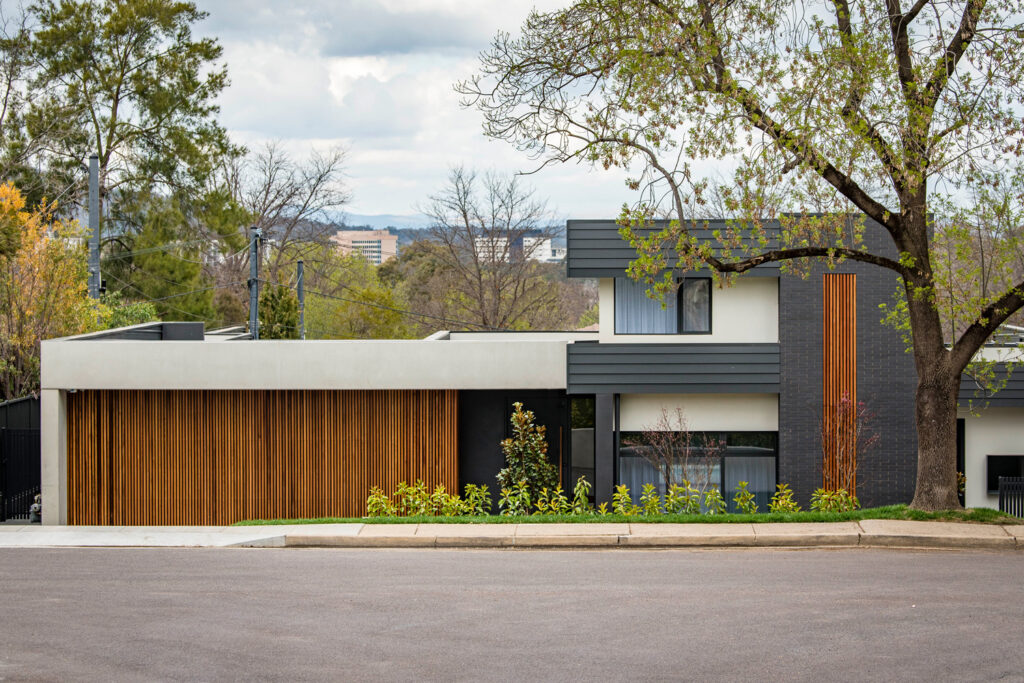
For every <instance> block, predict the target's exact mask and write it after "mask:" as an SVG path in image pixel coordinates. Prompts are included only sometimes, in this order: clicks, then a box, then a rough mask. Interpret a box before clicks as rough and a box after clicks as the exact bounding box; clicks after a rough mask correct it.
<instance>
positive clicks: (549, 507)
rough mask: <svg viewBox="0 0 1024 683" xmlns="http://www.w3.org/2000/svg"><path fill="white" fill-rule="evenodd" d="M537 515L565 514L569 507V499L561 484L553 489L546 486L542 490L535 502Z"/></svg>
mask: <svg viewBox="0 0 1024 683" xmlns="http://www.w3.org/2000/svg"><path fill="white" fill-rule="evenodd" d="M535 507H536V508H537V511H536V512H535V513H534V514H537V515H564V514H565V513H566V512H567V511H568V509H569V499H568V498H566V497H565V494H564V493H563V492H562V487H561V486H556V487H555V488H554V490H553V491H548V490H547V489H546V488H543V489H541V490H540V495H539V496H537V502H536V504H535Z"/></svg>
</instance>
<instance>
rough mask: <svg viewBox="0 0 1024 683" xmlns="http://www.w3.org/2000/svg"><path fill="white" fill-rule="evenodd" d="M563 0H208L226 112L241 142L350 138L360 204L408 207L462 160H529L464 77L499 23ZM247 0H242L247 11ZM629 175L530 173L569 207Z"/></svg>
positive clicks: (505, 167) (601, 204)
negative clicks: (464, 92)
mask: <svg viewBox="0 0 1024 683" xmlns="http://www.w3.org/2000/svg"><path fill="white" fill-rule="evenodd" d="M566 1H567V0H543V1H541V2H534V1H533V0H504V1H503V2H501V3H496V2H471V3H466V2H465V1H464V0H459V1H455V0H341V1H337V0H335V1H331V0H307V1H304V2H301V3H291V2H285V1H283V0H247V1H246V2H245V3H240V2H230V1H229V0H200V2H199V5H200V7H201V8H202V9H205V10H206V11H208V12H209V13H210V17H209V18H208V19H207V20H206V22H205V23H204V25H203V26H202V29H203V31H204V32H205V33H206V34H208V35H213V36H217V37H218V38H219V39H220V41H221V43H222V45H223V46H224V57H225V60H226V62H227V64H228V72H229V75H230V77H231V86H230V87H229V88H228V90H227V91H226V92H225V93H224V94H223V95H222V97H221V108H222V117H221V118H222V122H223V123H224V125H225V126H227V128H228V130H229V131H230V132H231V133H232V135H233V136H234V137H235V138H236V139H237V140H238V141H240V142H242V143H243V144H247V145H253V146H255V145H258V144H260V143H262V142H265V141H268V140H279V141H281V142H282V144H283V145H284V147H285V149H287V150H288V151H289V152H290V153H292V154H294V155H296V156H304V155H306V154H308V153H309V151H310V150H311V149H324V148H327V147H332V146H335V145H337V144H344V145H345V146H346V147H347V148H348V149H349V152H350V153H349V157H348V164H347V174H348V178H349V181H350V184H351V188H352V190H353V194H354V201H353V203H352V205H351V207H349V210H351V211H352V212H353V213H361V214H375V213H390V214H403V213H412V212H414V211H415V208H416V206H417V205H422V204H424V203H425V202H426V200H427V197H428V195H429V194H431V193H433V192H436V191H438V190H439V189H440V188H441V187H442V186H443V184H444V182H445V178H446V176H447V172H448V169H449V168H450V167H451V166H453V165H456V164H464V165H466V166H469V167H475V168H478V169H481V170H485V169H497V170H500V171H504V172H514V171H524V170H529V169H532V168H533V167H534V165H535V162H532V161H530V160H529V159H527V158H526V157H524V156H523V155H522V154H521V153H518V152H516V150H514V149H513V148H512V147H511V146H510V145H508V144H505V143H499V142H495V141H492V140H488V139H486V138H484V137H483V135H482V133H481V120H480V117H479V114H478V113H476V112H475V111H470V110H464V109H461V108H460V106H459V98H458V96H457V94H456V93H455V92H454V91H453V89H452V85H453V83H454V82H456V81H458V80H460V79H463V78H466V77H468V76H469V75H471V74H472V73H473V71H474V69H475V68H476V67H477V61H476V59H477V58H476V55H477V53H478V52H479V51H480V50H481V49H483V48H485V47H486V46H487V44H488V43H489V41H490V40H491V38H492V37H493V35H494V34H495V33H496V32H497V31H498V30H511V31H515V30H516V29H517V28H518V27H519V25H520V24H521V22H522V21H523V20H524V19H525V18H526V15H527V13H528V12H529V11H530V8H531V7H532V6H533V5H535V4H536V5H537V6H538V7H539V8H540V9H551V8H553V7H555V6H559V5H564V4H566ZM240 9H241V10H242V11H239V10H240ZM623 177H624V174H622V173H614V172H613V173H608V172H598V171H593V172H591V171H589V169H588V168H587V167H578V166H572V167H559V168H549V169H546V170H544V171H543V172H542V173H540V174H537V175H533V176H530V177H529V178H527V179H526V181H527V182H529V183H530V184H532V185H534V186H535V187H537V189H538V194H540V195H541V196H545V197H548V198H549V203H550V205H551V207H552V208H557V209H558V210H559V211H561V212H562V213H563V214H565V215H566V216H567V217H602V216H603V217H607V216H613V215H615V214H617V213H618V210H619V207H620V206H621V204H622V202H623V201H626V200H628V199H629V198H630V195H629V193H628V192H627V190H626V189H625V187H624V186H623V182H622V181H623Z"/></svg>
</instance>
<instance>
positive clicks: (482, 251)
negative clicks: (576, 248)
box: [473, 232, 566, 263]
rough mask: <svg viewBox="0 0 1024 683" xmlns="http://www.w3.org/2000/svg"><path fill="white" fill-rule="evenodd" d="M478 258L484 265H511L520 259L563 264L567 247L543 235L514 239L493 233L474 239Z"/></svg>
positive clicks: (516, 237) (529, 235)
mask: <svg viewBox="0 0 1024 683" xmlns="http://www.w3.org/2000/svg"><path fill="white" fill-rule="evenodd" d="M473 242H474V246H473V248H474V249H476V253H477V257H478V258H479V259H480V261H481V262H483V263H511V262H513V261H517V260H520V259H526V260H529V261H540V262H542V263H561V262H562V261H564V260H565V253H566V250H565V247H560V246H558V245H557V244H555V241H554V239H553V238H551V237H546V236H544V235H543V234H541V233H539V232H538V233H536V234H530V233H526V234H520V235H516V236H514V237H511V236H510V235H508V234H506V233H501V232H493V233H489V234H486V235H478V236H477V237H474V238H473Z"/></svg>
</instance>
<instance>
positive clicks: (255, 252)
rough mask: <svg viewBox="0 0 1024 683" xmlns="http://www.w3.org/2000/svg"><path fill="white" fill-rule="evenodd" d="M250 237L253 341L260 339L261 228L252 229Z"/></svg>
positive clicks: (250, 311)
mask: <svg viewBox="0 0 1024 683" xmlns="http://www.w3.org/2000/svg"><path fill="white" fill-rule="evenodd" d="M249 235H250V237H251V241H250V242H249V334H251V335H252V338H253V340H257V339H259V338H260V318H259V306H260V237H261V236H262V232H261V231H260V229H259V228H250V229H249Z"/></svg>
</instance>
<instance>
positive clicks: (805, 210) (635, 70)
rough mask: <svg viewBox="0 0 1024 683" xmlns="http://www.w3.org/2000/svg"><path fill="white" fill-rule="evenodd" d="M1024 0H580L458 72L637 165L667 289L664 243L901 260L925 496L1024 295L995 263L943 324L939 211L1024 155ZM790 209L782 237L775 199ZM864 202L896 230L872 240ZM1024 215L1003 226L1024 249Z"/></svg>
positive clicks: (547, 131)
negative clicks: (1000, 333) (721, 181)
mask: <svg viewBox="0 0 1024 683" xmlns="http://www.w3.org/2000/svg"><path fill="white" fill-rule="evenodd" d="M1022 10H1024V7H1022V5H1021V3H1020V0H956V1H954V0H859V1H857V2H850V1H849V0H829V1H828V2H821V3H809V2H801V1H799V0H771V1H769V2H753V1H751V0H577V1H576V2H574V3H573V4H572V5H571V6H570V7H568V8H566V9H564V10H559V11H554V12H549V13H538V12H534V13H532V14H531V15H530V16H529V18H528V19H527V21H526V23H525V24H524V26H523V29H522V35H521V37H512V36H510V35H508V34H501V35H499V36H498V37H497V38H496V39H495V41H494V44H493V46H492V48H491V49H490V50H489V51H488V52H486V53H485V54H484V55H483V57H482V70H481V73H480V74H479V75H477V76H476V77H474V78H472V79H471V80H469V81H467V82H463V83H461V84H460V85H459V86H458V87H459V89H460V90H461V92H462V93H463V94H464V96H465V97H466V100H467V104H472V105H476V106H478V107H479V108H480V109H481V111H482V112H483V114H484V117H485V131H486V133H487V134H488V135H490V136H492V137H495V138H499V139H504V140H508V141H510V142H512V143H513V144H515V145H517V146H519V147H520V148H521V149H524V150H526V151H528V152H531V153H533V154H535V155H537V156H538V157H540V158H543V159H544V163H565V162H577V161H588V162H591V163H594V164H596V165H598V166H604V167H609V166H625V167H629V168H631V169H632V170H633V172H634V178H633V180H632V181H631V185H632V186H633V187H634V188H636V189H637V190H639V191H642V194H641V198H640V200H639V201H638V203H637V205H636V206H634V207H632V208H631V209H629V210H626V211H624V212H623V215H622V217H621V218H622V222H623V223H624V224H625V225H626V226H628V227H627V229H626V231H625V232H626V234H627V235H628V236H629V237H630V238H631V239H632V240H633V242H634V244H636V246H637V247H638V249H639V252H640V256H639V258H638V261H637V262H635V263H634V265H633V267H632V270H631V272H632V274H633V275H634V276H635V277H637V278H639V279H642V280H646V281H648V282H650V283H652V285H654V286H655V288H656V290H657V291H659V292H665V291H667V289H668V288H670V287H671V278H670V275H671V274H670V273H665V271H666V270H668V269H667V268H666V260H665V254H664V247H666V246H672V247H674V248H676V250H677V251H678V253H679V254H680V259H679V264H678V268H679V269H680V270H692V269H696V268H698V267H708V266H710V267H711V268H712V269H714V270H715V271H717V272H718V273H720V274H722V275H723V278H724V279H725V280H729V279H731V278H732V277H734V276H735V275H737V274H740V273H743V272H746V271H748V270H750V269H751V268H754V267H756V266H758V265H760V264H762V263H766V262H772V261H780V262H785V264H786V265H793V266H797V265H800V263H801V261H802V262H804V263H806V260H807V259H827V260H830V261H833V262H834V261H835V260H837V259H850V260H855V261H860V262H864V263H869V264H873V265H875V266H878V267H880V268H885V269H887V270H889V271H891V272H892V273H893V274H894V279H896V278H898V281H899V282H900V283H901V291H902V299H903V300H902V302H901V303H900V304H899V305H898V306H897V307H896V310H895V314H896V315H895V317H896V318H899V319H901V320H903V321H904V322H905V324H906V326H907V330H908V336H909V338H910V341H911V343H912V348H913V355H914V361H915V364H916V368H917V375H918V386H917V392H916V420H917V432H918V444H919V451H918V467H917V485H916V491H915V495H914V499H913V501H912V506H913V507H915V508H918V509H925V510H935V509H946V508H956V507H959V502H958V500H957V479H956V471H955V463H956V438H955V435H956V407H957V394H958V389H959V386H960V379H961V375H962V373H963V371H964V369H965V368H966V367H967V366H968V365H969V364H970V363H971V362H972V359H974V358H975V357H976V355H977V353H978V351H979V349H981V348H982V346H983V345H984V344H985V343H986V340H988V339H989V338H990V337H991V335H992V334H993V333H994V332H995V331H996V330H997V329H998V328H999V326H1000V325H1001V324H1002V323H1003V322H1004V321H1006V320H1007V319H1008V318H1009V316H1011V315H1012V314H1013V313H1014V312H1015V311H1017V310H1018V309H1020V308H1021V307H1022V306H1024V281H1021V280H1020V279H1019V278H1017V279H1014V280H1011V281H1006V282H1005V284H1004V279H1002V278H992V279H991V282H992V284H993V285H995V284H996V283H1000V286H999V287H998V288H993V289H992V290H990V291H989V292H988V293H987V294H985V295H979V296H972V297H970V298H969V299H968V300H966V301H963V302H960V303H959V304H958V310H957V316H958V317H959V318H960V319H961V320H963V321H964V324H963V325H960V326H957V327H956V329H957V333H956V335H955V336H954V337H953V338H951V339H946V338H945V337H944V334H943V323H942V318H941V317H940V315H939V311H938V308H937V306H936V301H935V298H936V292H937V291H939V290H940V289H941V288H942V286H943V279H944V278H948V277H949V276H950V273H955V272H956V271H955V269H952V270H951V269H949V268H944V267H942V266H941V265H940V261H941V254H940V253H938V252H937V251H936V250H935V249H934V248H933V247H934V245H933V241H932V237H931V236H932V226H931V225H930V217H933V216H938V215H939V214H940V213H946V214H948V216H949V217H950V218H951V219H952V220H954V221H955V220H957V218H958V214H957V213H956V212H949V211H946V209H948V208H949V207H951V206H957V207H963V206H964V205H965V204H969V203H970V202H971V201H972V199H973V198H974V197H976V196H978V195H977V192H976V191H975V190H977V189H978V188H982V187H985V186H986V185H987V184H990V183H991V182H992V180H993V177H999V176H1005V175H1014V174H1017V173H1019V172H1020V166H1021V165H1020V155H1021V152H1022V150H1024V119H1022V117H1021V112H1022V110H1024V87H1022V84H1024V81H1022V78H1024V26H1022V24H1021V17H1022V16H1024V12H1022ZM709 160H717V161H719V162H721V163H720V164H719V167H720V168H728V169H735V171H733V172H732V178H731V180H730V182H729V184H728V185H727V197H726V205H727V206H728V208H729V209H730V211H731V212H732V217H733V218H734V219H735V220H734V222H733V227H732V228H731V229H729V230H727V231H725V232H724V233H723V234H722V235H721V238H722V241H723V243H724V244H725V245H726V247H727V249H726V250H725V251H724V252H723V251H715V250H712V249H711V248H710V247H709V246H708V245H706V244H701V243H699V242H698V241H697V239H696V238H695V237H694V234H693V231H692V230H691V229H690V228H692V227H693V226H694V225H695V224H698V223H699V221H698V222H695V221H692V220H690V217H691V216H692V214H693V213H694V207H695V206H698V205H700V203H701V202H702V201H704V193H705V192H706V190H707V183H706V178H705V177H702V169H703V167H705V166H706V165H707V164H708V162H709ZM1016 201H1017V202H1018V203H1019V202H1020V198H1019V197H1018V198H1017V199H1016ZM977 208H979V209H980V210H984V208H985V207H977ZM782 210H791V211H795V212H797V214H798V215H796V216H786V215H783V214H781V211H782ZM811 210H817V211H824V212H825V214H824V215H819V216H811V215H809V213H810V211H811ZM659 212H664V213H665V214H667V215H668V216H670V217H671V218H673V219H674V220H673V222H672V223H671V224H670V227H669V228H668V229H666V230H663V231H658V232H657V233H656V234H655V235H654V236H644V235H642V234H640V232H639V231H633V230H631V229H629V228H631V227H637V226H643V225H646V224H647V220H648V218H649V217H651V216H653V215H655V214H657V213H659ZM851 214H854V215H856V216H857V217H858V219H857V220H853V221H851V220H849V216H850V215H851ZM776 215H778V216H779V218H780V219H781V221H782V226H783V229H782V232H781V235H780V236H779V241H778V243H777V244H773V243H771V242H769V241H768V240H767V237H768V236H767V234H766V231H765V230H764V229H763V226H762V223H761V222H760V218H762V217H767V218H772V217H773V216H776ZM864 218H868V219H871V221H873V222H874V223H876V224H877V225H878V226H881V227H880V228H879V229H880V230H881V231H882V232H883V235H884V239H885V241H886V242H887V244H888V246H887V247H886V248H885V249H878V248H869V247H868V246H867V245H866V244H865V240H864V239H863V235H864V230H865V222H866V221H865V220H863V219H864ZM1019 235H1020V233H1019V231H1016V232H1007V233H1003V234H998V235H993V236H992V243H991V245H992V246H993V248H995V249H998V250H1000V251H1003V252H1010V251H1014V250H1017V249H1019V247H1020V244H1021V242H1020V237H1019ZM947 342H948V345H947Z"/></svg>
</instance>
